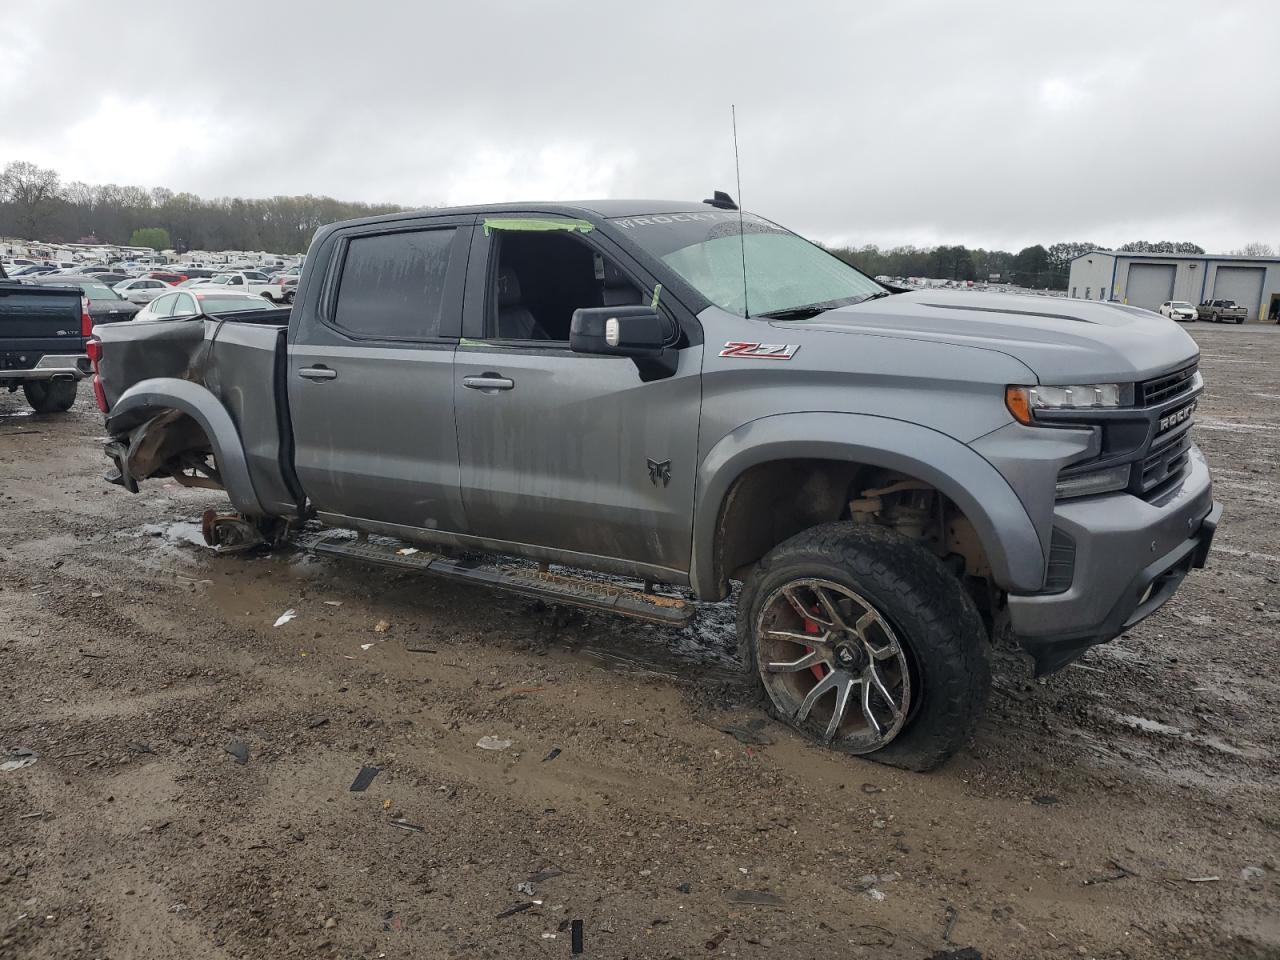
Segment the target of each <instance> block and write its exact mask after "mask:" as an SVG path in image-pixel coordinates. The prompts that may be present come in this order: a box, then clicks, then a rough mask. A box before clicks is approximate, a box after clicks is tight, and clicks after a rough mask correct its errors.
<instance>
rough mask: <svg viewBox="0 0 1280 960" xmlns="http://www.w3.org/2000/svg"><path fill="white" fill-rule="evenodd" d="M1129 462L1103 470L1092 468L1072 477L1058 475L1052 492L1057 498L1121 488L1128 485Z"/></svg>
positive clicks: (1106, 491) (1082, 495) (1063, 498)
mask: <svg viewBox="0 0 1280 960" xmlns="http://www.w3.org/2000/svg"><path fill="white" fill-rule="evenodd" d="M1129 466H1130V465H1129V464H1127V463H1124V464H1121V465H1120V466H1118V467H1107V468H1106V469H1105V470H1094V471H1093V472H1091V473H1081V474H1077V475H1076V476H1074V477H1058V485H1057V487H1056V488H1055V489H1054V493H1055V495H1056V496H1057V498H1058V499H1059V500H1066V499H1067V498H1069V497H1088V496H1092V495H1093V494H1095V493H1111V492H1113V491H1115V490H1123V489H1124V488H1125V487H1127V486H1128V485H1129Z"/></svg>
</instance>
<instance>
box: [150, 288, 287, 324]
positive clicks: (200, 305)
mask: <svg viewBox="0 0 1280 960" xmlns="http://www.w3.org/2000/svg"><path fill="white" fill-rule="evenodd" d="M271 309H272V306H271V304H270V303H268V302H267V301H266V300H265V299H264V298H262V297H260V296H257V295H256V294H252V293H232V292H231V291H225V292H224V291H222V290H217V289H210V288H208V287H188V288H187V289H185V290H183V289H181V288H179V289H177V290H170V291H169V292H168V293H162V294H161V295H160V296H158V297H156V298H155V299H154V300H152V301H151V302H150V303H149V304H147V305H146V306H145V307H143V308H142V309H141V310H140V311H138V313H137V315H136V316H134V318H133V319H134V320H187V319H190V318H192V317H200V316H206V317H208V316H217V315H218V314H220V313H241V312H243V311H245V310H271Z"/></svg>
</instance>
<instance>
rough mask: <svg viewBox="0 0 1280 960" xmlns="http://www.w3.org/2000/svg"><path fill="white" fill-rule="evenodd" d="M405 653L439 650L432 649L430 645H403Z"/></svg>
mask: <svg viewBox="0 0 1280 960" xmlns="http://www.w3.org/2000/svg"><path fill="white" fill-rule="evenodd" d="M404 650H405V653H439V652H440V651H439V650H432V649H431V648H430V647H405V648H404Z"/></svg>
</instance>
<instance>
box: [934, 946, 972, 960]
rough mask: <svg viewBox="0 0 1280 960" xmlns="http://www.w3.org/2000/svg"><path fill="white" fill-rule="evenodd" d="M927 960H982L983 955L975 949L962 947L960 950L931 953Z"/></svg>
mask: <svg viewBox="0 0 1280 960" xmlns="http://www.w3.org/2000/svg"><path fill="white" fill-rule="evenodd" d="M927 960H982V954H981V953H979V952H978V951H977V950H975V949H974V948H973V947H961V948H960V949H959V950H939V951H937V952H936V953H931V954H930V955H929V956H928V958H927Z"/></svg>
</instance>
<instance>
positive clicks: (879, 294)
mask: <svg viewBox="0 0 1280 960" xmlns="http://www.w3.org/2000/svg"><path fill="white" fill-rule="evenodd" d="M891 296H893V292H892V291H891V290H881V291H879V292H877V293H869V294H867V295H866V296H865V297H863V298H862V299H861V300H859V301H857V302H858V303H866V302H867V301H868V300H879V299H880V298H881V297H891Z"/></svg>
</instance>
